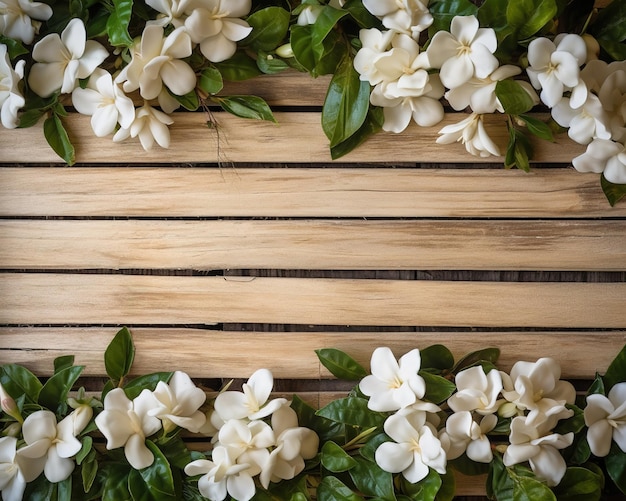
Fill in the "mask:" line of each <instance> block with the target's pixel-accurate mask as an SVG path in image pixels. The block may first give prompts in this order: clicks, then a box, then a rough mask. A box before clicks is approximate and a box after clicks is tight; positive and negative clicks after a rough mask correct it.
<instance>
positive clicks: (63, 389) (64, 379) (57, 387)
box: [39, 365, 85, 412]
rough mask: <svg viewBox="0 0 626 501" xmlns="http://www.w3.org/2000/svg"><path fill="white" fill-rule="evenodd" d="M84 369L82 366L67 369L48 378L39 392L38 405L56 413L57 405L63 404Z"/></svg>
mask: <svg viewBox="0 0 626 501" xmlns="http://www.w3.org/2000/svg"><path fill="white" fill-rule="evenodd" d="M84 368H85V367H84V366H82V365H78V366H71V367H67V368H65V369H63V370H61V371H59V372H57V373H56V374H54V375H53V376H52V377H50V379H48V381H46V384H44V385H43V387H42V388H41V391H40V392H39V403H40V404H41V405H43V406H44V407H47V408H48V409H51V410H52V411H55V412H56V409H57V406H58V405H59V404H65V401H66V400H67V394H68V393H69V392H70V390H71V389H72V387H73V386H74V383H76V381H77V380H78V378H79V377H80V375H81V374H82V372H83V369H84Z"/></svg>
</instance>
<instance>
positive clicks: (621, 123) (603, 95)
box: [598, 61, 626, 142]
mask: <svg viewBox="0 0 626 501" xmlns="http://www.w3.org/2000/svg"><path fill="white" fill-rule="evenodd" d="M620 63H622V64H618V65H608V68H609V69H611V70H613V71H611V72H610V73H609V74H608V75H607V77H606V78H605V80H604V82H602V84H601V86H600V90H599V91H598V97H599V99H600V102H601V103H602V108H603V109H604V110H605V112H606V113H607V114H608V115H609V129H610V131H611V138H612V139H614V140H615V141H620V142H624V141H626V61H620Z"/></svg>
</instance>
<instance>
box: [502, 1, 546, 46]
mask: <svg viewBox="0 0 626 501" xmlns="http://www.w3.org/2000/svg"><path fill="white" fill-rule="evenodd" d="M556 13H557V6H556V2H555V1H554V0H515V1H514V2H509V4H508V6H507V9H506V17H507V20H508V22H509V25H510V26H512V27H514V28H515V29H516V30H517V32H518V37H519V38H520V39H526V38H528V37H530V36H532V35H534V34H535V33H537V32H538V31H539V30H540V29H541V28H543V27H544V26H545V25H546V24H548V23H549V22H551V21H552V19H553V18H554V17H555V16H556Z"/></svg>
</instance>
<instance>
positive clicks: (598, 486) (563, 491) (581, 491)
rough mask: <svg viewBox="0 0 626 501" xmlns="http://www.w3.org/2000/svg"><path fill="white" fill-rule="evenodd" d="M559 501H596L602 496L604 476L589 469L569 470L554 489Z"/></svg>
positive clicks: (576, 468) (575, 468)
mask: <svg viewBox="0 0 626 501" xmlns="http://www.w3.org/2000/svg"><path fill="white" fill-rule="evenodd" d="M554 493H555V494H556V497H557V499H558V500H559V501H596V500H599V499H600V497H601V495H602V476H601V475H599V474H597V473H594V472H592V471H590V470H588V469H587V468H578V467H573V468H568V469H567V470H566V471H565V476H564V477H563V478H562V479H561V482H560V483H559V485H557V486H556V487H555V488H554Z"/></svg>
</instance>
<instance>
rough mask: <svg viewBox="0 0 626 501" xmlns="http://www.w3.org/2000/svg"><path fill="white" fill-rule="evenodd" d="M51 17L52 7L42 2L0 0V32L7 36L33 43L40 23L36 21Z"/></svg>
mask: <svg viewBox="0 0 626 501" xmlns="http://www.w3.org/2000/svg"><path fill="white" fill-rule="evenodd" d="M51 17H52V8H51V7H50V6H49V5H47V4H45V3H43V2H33V1H32V0H0V34H2V35H4V36H5V37H7V38H13V39H15V40H19V41H20V42H24V43H26V44H30V43H33V39H34V38H35V34H36V33H37V31H38V29H39V25H40V24H41V23H39V22H38V21H47V20H48V19H50V18H51ZM33 19H35V20H36V21H33Z"/></svg>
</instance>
